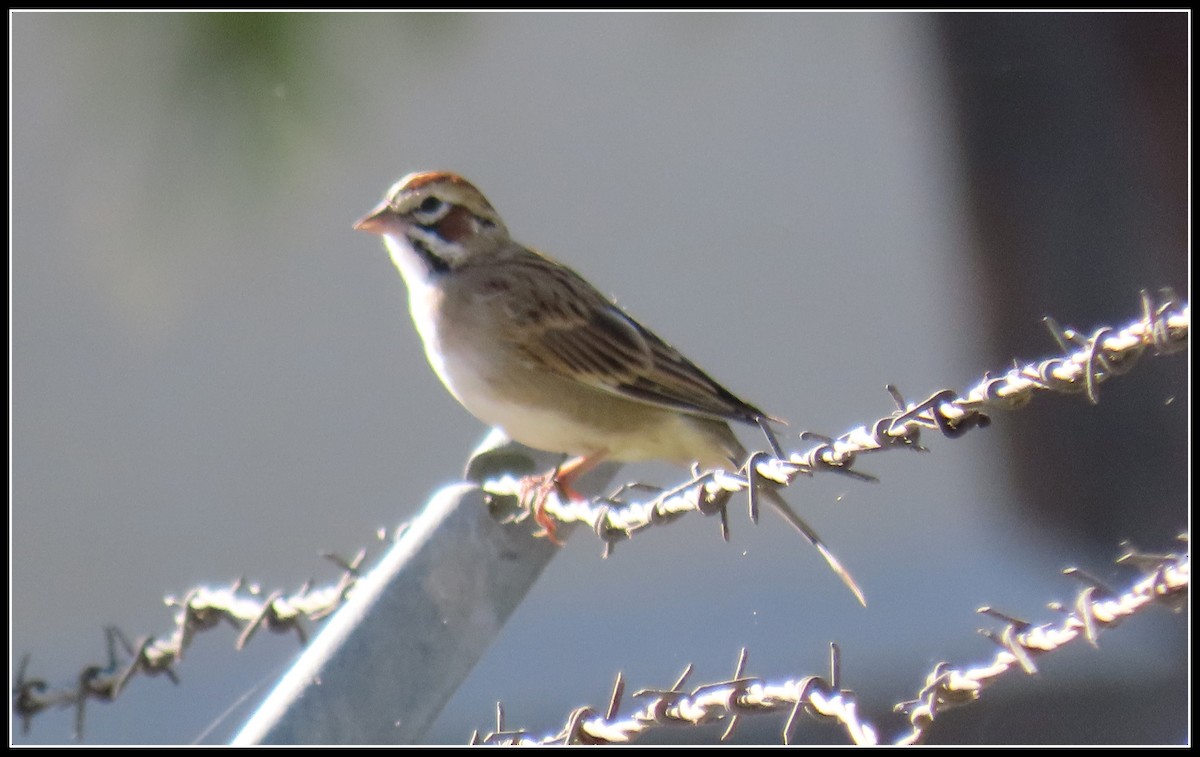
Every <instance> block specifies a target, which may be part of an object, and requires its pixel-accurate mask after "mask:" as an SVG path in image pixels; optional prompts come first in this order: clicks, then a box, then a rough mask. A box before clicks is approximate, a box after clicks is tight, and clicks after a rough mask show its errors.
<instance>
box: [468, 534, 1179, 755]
mask: <svg viewBox="0 0 1200 757" xmlns="http://www.w3.org/2000/svg"><path fill="white" fill-rule="evenodd" d="M1181 538H1183V539H1185V540H1186V537H1181ZM1118 562H1124V563H1128V564H1130V565H1133V566H1134V567H1136V568H1138V569H1139V570H1141V571H1142V572H1143V575H1142V576H1141V577H1140V578H1139V579H1138V580H1136V581H1135V582H1134V583H1133V584H1132V585H1130V586H1129V588H1127V589H1126V590H1125V591H1123V592H1120V593H1117V592H1114V591H1112V590H1109V589H1107V588H1106V587H1101V586H1098V585H1096V584H1094V583H1090V584H1089V585H1088V586H1086V587H1084V588H1082V589H1080V590H1079V592H1078V594H1077V595H1076V597H1075V600H1074V602H1072V603H1071V604H1070V605H1069V606H1064V605H1061V604H1059V603H1056V602H1052V603H1050V604H1049V607H1050V608H1051V609H1052V610H1054V611H1056V612H1060V613H1061V614H1062V618H1061V619H1060V620H1058V621H1056V622H1050V623H1044V624H1041V625H1037V626H1034V625H1032V624H1030V623H1029V622H1027V621H1023V620H1020V619H1018V618H1014V617H1011V616H1008V615H1005V614H1004V613H1001V612H999V611H997V610H995V609H993V608H990V607H984V608H980V613H982V614H985V615H988V616H991V617H994V618H998V619H1001V620H1002V621H1004V623H1005V625H1004V627H1003V629H1001V630H1000V631H998V632H997V631H988V632H986V634H985V635H987V636H988V637H989V638H991V639H992V640H993V641H994V642H995V643H996V644H997V645H998V646H999V648H1000V649H999V651H998V652H997V653H996V654H995V655H994V656H993V657H992V658H991V659H989V660H987V661H984V662H981V663H978V664H974V665H967V666H957V667H956V666H952V665H950V664H949V663H945V662H942V663H938V665H936V666H935V667H934V669H933V670H932V671H931V672H930V673H929V675H928V676H927V678H926V680H925V684H924V686H922V688H921V689H920V691H918V692H917V695H916V696H915V697H914V698H913V699H912V700H909V701H905V702H900V703H898V704H896V705H895V707H894V708H893V709H894V710H895V711H896V712H900V713H903V714H904V715H905V716H906V718H907V720H908V729H907V730H905V731H902V732H899V733H897V734H895V735H894V736H893V737H892V739H891V743H893V744H897V745H902V744H917V743H922V742H923V741H925V739H926V738H927V737H928V735H929V734H930V732H931V731H932V729H933V726H934V724H935V722H936V720H937V718H938V716H939V715H941V714H942V713H943V712H945V711H947V710H949V709H952V708H954V707H958V706H961V705H965V704H968V703H971V702H977V701H979V700H980V699H981V698H982V695H983V691H984V689H985V688H986V687H987V686H988V685H990V684H991V683H994V682H995V681H996V680H998V679H999V678H1001V677H1003V676H1005V675H1008V674H1011V673H1014V672H1024V673H1026V674H1033V673H1035V672H1037V667H1036V665H1035V662H1034V661H1035V659H1036V658H1038V657H1041V656H1043V655H1047V654H1051V653H1053V652H1055V651H1058V650H1059V649H1061V648H1063V647H1065V646H1067V645H1068V644H1071V643H1073V642H1079V641H1085V642H1087V643H1089V644H1093V645H1094V644H1095V643H1096V638H1097V636H1098V635H1099V634H1100V632H1101V631H1104V630H1107V629H1110V628H1113V627H1114V626H1116V625H1118V624H1119V623H1121V622H1122V621H1123V620H1126V619H1128V618H1130V617H1133V616H1134V615H1137V614H1139V613H1141V612H1144V611H1146V610H1147V609H1148V608H1149V607H1151V606H1153V605H1166V606H1168V607H1171V608H1173V609H1176V610H1178V609H1180V608H1181V607H1182V605H1183V603H1185V602H1186V600H1187V597H1188V589H1189V583H1190V577H1191V559H1190V555H1189V554H1186V553H1184V554H1168V555H1147V554H1143V553H1139V552H1136V551H1132V550H1130V551H1128V552H1126V554H1125V555H1123V556H1122V557H1121V558H1120V559H1118ZM1064 573H1065V574H1078V573H1079V571H1077V570H1074V569H1068V570H1066V571H1064ZM830 647H831V651H832V655H831V664H830V668H831V672H830V674H829V676H828V677H827V678H824V677H821V676H818V675H810V676H806V677H804V678H793V679H788V680H785V681H782V682H778V683H772V682H769V681H765V680H763V679H761V678H758V677H754V676H747V675H746V673H745V671H746V661H747V653H746V650H745V649H743V650H742V651H741V654H740V655H739V657H738V662H737V665H736V666H735V668H734V672H733V675H732V676H731V677H730V678H729V679H726V680H723V681H717V682H713V683H706V684H701V685H699V686H696V687H694V688H692V689H691V690H687V689H685V688H684V685H685V683H686V681H687V679H688V678H689V677H690V675H691V672H692V669H693V666H691V665H689V666H688V667H687V668H686V669H685V670H684V672H683V675H681V676H680V677H679V678H678V679H677V680H676V681H675V683H674V684H673V685H671V686H670V687H668V688H665V689H643V690H641V691H638V692H636V693H635V694H634V695H633V696H634V697H635V698H643V699H645V700H646V703H645V704H643V705H642V706H641V707H640V708H639V709H637V710H636V711H635V712H632V713H629V714H628V715H624V716H618V715H617V712H618V710H619V709H620V704H621V698H622V694H623V692H624V690H625V682H624V677H623V676H622V675H621V674H618V676H617V680H616V684H615V685H614V687H613V694H612V697H611V698H610V700H609V703H608V706H607V707H606V708H605V710H604V711H603V713H602V712H601V711H599V710H597V709H595V708H592V707H581V708H578V709H576V710H573V711H572V712H571V713H570V714H569V715H568V716H567V718H566V723H565V725H564V727H563V728H562V730H560V731H559V732H557V733H554V734H549V735H545V736H531V735H530V734H529V733H528V732H527V731H526V730H524V729H520V728H516V729H514V728H509V727H506V726H505V723H504V710H503V707H501V706H499V705H497V724H496V729H495V730H494V731H492V732H490V733H487V734H485V735H481V734H480V733H479V732H478V731H476V732H475V733H474V734H472V738H471V743H473V744H514V745H516V744H519V745H534V744H624V743H628V742H631V741H635V740H636V739H637V738H639V737H641V736H643V735H644V734H646V733H648V732H650V731H652V730H656V729H662V728H668V727H678V726H700V725H706V724H710V723H725V724H726V728H725V731H724V732H723V734H722V735H721V740H722V741H724V740H726V739H728V738H729V737H730V736H731V735H732V733H733V731H734V728H735V727H736V725H737V723H738V721H739V719H740V718H742V717H745V716H750V715H760V714H765V713H787V717H786V719H785V721H784V725H783V730H782V733H781V738H782V741H783V743H784V744H791V743H792V739H793V737H794V735H795V730H796V727H797V725H798V722H797V721H798V718H799V715H800V714H801V713H807V714H809V715H811V716H813V717H815V718H817V719H824V720H828V721H831V722H833V723H836V724H837V725H838V726H839V727H840V728H841V729H842V730H843V732H844V733H845V734H846V737H847V738H848V739H849V741H850V742H851V743H853V744H856V745H860V746H874V745H876V744H878V743H880V741H881V737H880V730H879V729H878V728H877V727H876V726H874V725H873V724H872V723H870V722H869V721H867V720H865V719H864V718H863V717H862V715H861V714H860V712H859V707H858V701H857V699H856V697H855V695H854V692H853V691H851V690H850V689H848V688H845V687H844V686H843V682H842V681H841V680H840V679H841V673H840V666H841V661H840V650H839V649H838V646H837V644H831V645H830Z"/></svg>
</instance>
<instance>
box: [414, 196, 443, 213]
mask: <svg viewBox="0 0 1200 757" xmlns="http://www.w3.org/2000/svg"><path fill="white" fill-rule="evenodd" d="M442 204H443V203H442V201H441V200H439V199H438V198H436V197H426V198H425V199H424V200H422V201H421V204H420V205H418V206H417V210H419V211H421V212H422V213H436V212H438V211H439V210H441V209H442Z"/></svg>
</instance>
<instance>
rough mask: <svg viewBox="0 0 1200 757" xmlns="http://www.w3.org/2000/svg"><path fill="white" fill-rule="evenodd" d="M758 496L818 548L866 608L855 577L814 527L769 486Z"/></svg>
mask: <svg viewBox="0 0 1200 757" xmlns="http://www.w3.org/2000/svg"><path fill="white" fill-rule="evenodd" d="M757 495H758V496H760V497H763V498H764V499H766V500H767V502H769V503H770V504H771V506H772V507H774V508H775V511H776V512H778V513H779V514H780V516H782V517H783V519H784V520H786V521H787V522H788V523H790V524H792V527H793V528H795V529H796V530H797V531H799V532H800V535H801V536H803V537H804V538H805V539H808V543H809V544H811V545H813V546H814V547H816V548H817V551H818V552H820V553H821V557H824V558H825V562H826V563H828V564H829V567H830V568H832V569H833V572H834V573H836V574H837V576H838V578H840V579H842V583H844V584H846V586H848V587H849V588H850V591H851V592H853V593H854V598H855V599H857V600H858V601H859V604H861V605H862V606H863V607H866V606H867V599H866V597H865V596H863V593H862V589H860V588H858V584H857V583H855V581H854V577H853V576H851V575H850V572H849V571H848V570H846V569H845V568H843V567H842V564H841V563H840V562H838V559H837V558H836V557H834V556H833V553H832V552H830V551H829V547H827V546H825V542H823V541H821V537H820V536H818V535H817V532H816V531H814V530H813V529H812V526H810V525H808V524H807V523H805V522H804V519H803V518H801V517H800V516H799V515H798V514H797V513H796V511H795V510H793V509H792V507H791V505H789V504H788V503H787V501H786V500H785V499H784V498H783V497H782V496H780V494H779V492H777V491H775V490H774V489H772V488H770V485H769V484H759V485H758V488H757Z"/></svg>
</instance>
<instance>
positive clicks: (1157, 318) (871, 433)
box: [484, 289, 1191, 557]
mask: <svg viewBox="0 0 1200 757" xmlns="http://www.w3.org/2000/svg"><path fill="white" fill-rule="evenodd" d="M1141 308H1142V312H1141V314H1140V316H1139V317H1138V318H1137V319H1136V320H1134V321H1132V322H1131V323H1129V324H1127V325H1126V326H1124V327H1122V328H1120V329H1116V328H1112V327H1110V326H1101V327H1099V328H1097V329H1095V330H1094V331H1092V333H1091V335H1089V336H1085V335H1084V334H1082V333H1080V332H1078V331H1075V330H1074V329H1071V328H1063V327H1061V326H1059V324H1058V323H1057V321H1055V320H1054V319H1053V318H1050V317H1047V318H1046V319H1045V323H1046V325H1047V327H1048V328H1049V330H1050V333H1051V335H1052V337H1053V338H1054V340H1055V342H1056V343H1057V344H1058V346H1059V348H1060V349H1061V350H1062V354H1060V355H1055V356H1052V357H1048V358H1045V359H1043V360H1040V361H1037V362H1031V363H1024V364H1021V363H1016V362H1014V364H1013V367H1012V368H1010V369H1009V370H1008V371H1007V372H1005V373H1004V374H1003V375H1000V376H993V375H991V373H990V372H988V373H985V374H984V376H983V378H982V379H981V380H980V381H979V382H978V383H977V384H976V385H975V386H973V387H972V388H970V389H968V390H967V391H966V392H964V393H963V394H961V395H960V394H958V393H956V392H955V391H954V390H952V389H942V390H939V391H937V392H934V393H933V394H931V395H930V396H929V397H928V398H927V399H925V400H923V401H921V402H917V403H908V402H906V401H905V400H904V398H903V396H902V395H901V393H900V391H899V390H898V389H896V387H894V386H892V385H888V386H887V391H888V393H889V394H891V396H892V399H893V401H894V402H895V404H896V410H895V411H894V412H892V413H891V414H889V415H887V416H884V417H882V418H879V419H878V420H876V421H874V422H873V423H871V424H869V425H866V426H859V427H858V428H855V429H852V430H850V431H848V432H846V433H845V434H842V435H841V436H839V437H837V438H832V437H827V436H823V435H820V434H817V433H814V432H810V431H806V432H804V433H802V434H801V435H800V438H801V439H803V440H805V441H816V442H817V444H816V445H815V446H813V447H811V448H810V449H808V450H805V451H802V452H794V453H792V454H790V455H788V454H785V453H784V452H783V450H782V448H781V447H780V445H779V442H778V440H777V439H776V438H775V435H774V434H773V432H772V431H771V429H770V427H769V426H768V425H766V424H765V423H762V424H760V426H761V428H762V430H763V432H764V434H765V435H766V437H767V442H768V444H769V446H770V447H771V452H761V451H760V452H755V453H753V454H752V455H750V456H749V457H748V458H747V460H746V462H745V464H744V465H742V467H741V468H740V469H739V470H738V471H737V472H734V473H730V472H727V471H721V470H715V471H706V472H700V471H693V476H692V478H691V479H690V480H689V481H686V482H684V483H682V484H680V485H678V486H675V487H673V488H670V489H667V490H662V489H660V488H659V487H654V486H651V485H648V484H644V483H632V484H626V485H624V486H622V487H621V488H619V489H617V490H616V491H614V492H613V493H612V494H610V495H608V496H607V497H600V498H597V499H594V500H591V501H580V500H570V499H564V498H561V497H559V496H557V494H556V493H555V492H550V493H549V495H548V496H547V497H546V498H545V501H544V502H540V503H539V506H540V507H541V508H542V509H543V511H544V512H545V514H547V515H549V516H550V517H552V518H554V519H555V520H557V521H558V522H560V523H563V524H567V523H585V524H587V526H588V527H589V528H590V529H591V530H592V531H593V532H594V533H595V534H596V535H597V536H598V537H599V538H600V539H601V540H602V541H603V542H604V556H605V557H607V556H609V555H610V554H612V550H613V548H614V547H615V545H616V543H617V542H619V541H622V540H624V539H629V538H632V537H633V535H634V534H635V533H637V532H639V531H641V530H644V529H646V528H649V527H650V526H655V525H662V524H665V523H669V522H671V521H674V520H676V519H677V518H679V517H681V516H683V515H684V514H686V513H690V512H699V513H701V514H703V515H719V516H720V521H721V535H722V537H723V538H725V539H726V540H728V538H729V514H728V505H729V502H730V500H731V499H732V497H733V495H734V494H736V493H738V492H741V491H746V492H747V493H748V500H749V508H750V519H751V521H752V522H757V520H758V517H757V516H758V503H757V500H756V497H755V492H756V490H757V489H758V487H759V486H761V485H763V483H764V479H765V480H766V481H767V482H770V483H772V484H777V485H779V486H783V487H786V486H788V485H790V484H791V483H792V482H793V481H794V480H795V479H796V478H797V477H800V476H812V475H814V474H816V473H819V472H832V473H839V474H841V475H844V476H850V477H852V478H855V479H857V480H861V481H875V480H876V479H875V477H874V476H872V475H870V474H868V473H863V472H861V471H858V470H856V469H855V467H854V466H855V463H856V462H857V460H858V458H859V456H860V455H866V454H871V453H876V452H884V451H887V450H893V449H908V450H914V451H918V452H925V451H927V449H926V448H925V447H923V446H921V432H922V431H924V430H926V429H930V430H936V431H938V432H940V433H941V434H942V436H944V437H946V438H949V439H955V438H958V437H960V436H962V435H963V434H965V433H966V432H968V431H970V430H971V429H975V428H984V427H986V426H987V425H988V424H989V423H990V418H989V416H988V414H987V412H988V411H992V410H1014V409H1017V408H1020V407H1023V406H1025V405H1026V404H1028V403H1029V401H1030V400H1031V399H1032V397H1033V396H1034V395H1035V394H1037V393H1039V392H1054V393H1059V394H1081V393H1082V394H1084V395H1085V396H1086V397H1087V398H1088V400H1089V401H1090V402H1092V403H1093V404H1094V403H1096V402H1098V401H1099V386H1100V384H1102V383H1103V382H1105V381H1107V380H1108V379H1110V378H1112V377H1114V376H1119V375H1122V374H1124V373H1126V372H1128V371H1129V370H1130V369H1131V368H1132V367H1133V366H1134V364H1136V363H1137V361H1138V359H1139V358H1140V357H1141V356H1142V355H1143V354H1144V353H1145V352H1146V351H1147V350H1149V351H1150V352H1151V354H1154V355H1167V354H1172V353H1176V352H1179V351H1181V350H1184V349H1186V348H1187V345H1188V332H1189V326H1190V323H1191V308H1190V305H1189V304H1188V303H1186V302H1180V301H1178V300H1177V299H1176V297H1175V294H1174V293H1173V292H1172V291H1171V290H1169V289H1163V290H1161V291H1160V292H1159V295H1158V298H1157V299H1155V297H1154V296H1152V295H1151V294H1150V293H1149V292H1146V291H1143V292H1142V293H1141ZM484 488H485V490H486V491H488V492H489V493H490V494H492V495H494V497H495V507H496V509H497V510H500V511H503V512H507V513H508V514H509V517H511V518H513V519H514V520H520V519H523V518H525V517H527V516H528V514H529V507H530V503H528V502H526V503H524V504H522V502H521V498H522V492H523V487H522V482H521V479H520V478H518V477H516V476H511V475H508V476H503V477H501V478H497V479H494V480H491V481H487V482H485V484H484ZM636 490H652V491H657V492H659V493H658V494H657V495H656V496H654V497H652V498H651V499H648V500H645V501H640V502H637V501H635V502H627V501H625V500H624V497H625V495H626V494H627V493H628V492H630V491H636Z"/></svg>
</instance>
